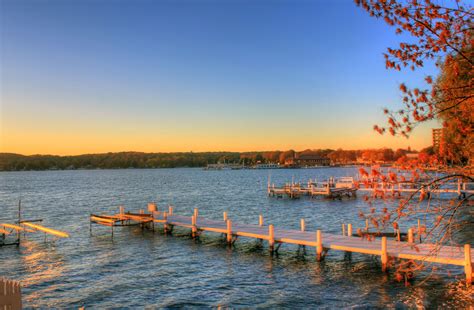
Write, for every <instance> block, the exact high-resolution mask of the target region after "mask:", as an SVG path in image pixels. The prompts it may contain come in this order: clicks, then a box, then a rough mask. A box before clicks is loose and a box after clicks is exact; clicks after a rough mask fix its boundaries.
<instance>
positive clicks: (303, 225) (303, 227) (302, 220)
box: [300, 219, 306, 231]
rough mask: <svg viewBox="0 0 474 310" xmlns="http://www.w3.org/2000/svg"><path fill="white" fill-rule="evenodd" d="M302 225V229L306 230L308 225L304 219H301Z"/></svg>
mask: <svg viewBox="0 0 474 310" xmlns="http://www.w3.org/2000/svg"><path fill="white" fill-rule="evenodd" d="M300 226H301V231H305V230H306V225H305V223H304V219H301V220H300Z"/></svg>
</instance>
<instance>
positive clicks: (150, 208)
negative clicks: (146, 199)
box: [147, 202, 157, 214]
mask: <svg viewBox="0 0 474 310" xmlns="http://www.w3.org/2000/svg"><path fill="white" fill-rule="evenodd" d="M147 209H148V213H151V214H153V212H156V210H157V208H156V204H155V203H153V202H150V203H149V204H148V207H147Z"/></svg>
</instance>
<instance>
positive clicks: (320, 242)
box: [316, 229, 323, 261]
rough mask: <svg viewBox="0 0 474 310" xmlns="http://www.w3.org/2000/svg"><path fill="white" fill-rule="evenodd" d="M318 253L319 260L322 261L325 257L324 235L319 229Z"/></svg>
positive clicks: (317, 232) (317, 237)
mask: <svg viewBox="0 0 474 310" xmlns="http://www.w3.org/2000/svg"><path fill="white" fill-rule="evenodd" d="M316 254H317V259H318V261H321V260H322V258H323V237H322V235H321V230H319V229H318V230H317V231H316Z"/></svg>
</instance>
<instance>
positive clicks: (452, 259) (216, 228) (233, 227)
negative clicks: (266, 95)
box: [90, 204, 474, 284]
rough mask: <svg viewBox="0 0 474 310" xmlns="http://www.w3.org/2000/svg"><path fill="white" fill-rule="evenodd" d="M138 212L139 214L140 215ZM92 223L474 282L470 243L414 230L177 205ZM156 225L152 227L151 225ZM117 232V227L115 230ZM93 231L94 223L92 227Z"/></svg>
mask: <svg viewBox="0 0 474 310" xmlns="http://www.w3.org/2000/svg"><path fill="white" fill-rule="evenodd" d="M137 215H138V216H137ZM90 221H91V224H92V223H96V224H100V225H104V226H110V227H112V229H113V227H114V226H128V225H142V227H143V228H145V227H148V228H152V229H154V224H155V223H159V224H161V225H163V226H164V230H165V232H172V231H173V228H174V227H182V228H187V229H190V230H191V236H192V237H193V238H197V237H198V236H199V235H200V234H202V233H203V232H213V233H220V234H223V235H224V236H225V237H226V241H227V242H228V243H229V244H233V243H234V242H235V241H236V240H237V239H238V238H239V237H246V238H253V239H259V240H266V241H267V242H268V246H269V249H270V251H271V252H272V253H273V252H275V251H278V249H279V248H280V246H281V245H283V244H285V243H286V244H296V245H300V246H310V247H315V248H316V257H317V260H318V261H321V260H323V259H324V257H325V256H326V253H327V252H328V251H329V250H338V251H345V252H354V253H362V254H369V255H376V256H380V258H381V262H382V270H383V271H386V270H387V268H388V262H389V258H398V259H406V260H416V261H422V262H432V263H439V264H447V265H457V266H464V270H465V274H466V283H468V284H470V283H472V277H473V272H472V262H473V261H474V253H471V246H470V244H466V245H464V247H456V246H441V247H439V246H438V245H435V244H426V243H415V242H414V240H415V238H414V236H413V231H412V230H409V232H408V242H401V241H394V240H388V239H387V237H386V236H383V237H382V238H380V239H374V240H372V241H368V240H367V239H364V238H361V237H358V236H357V237H355V236H353V234H352V227H351V226H350V224H349V225H348V227H347V230H346V229H343V235H337V234H330V233H324V232H322V231H321V230H317V231H307V230H306V228H305V224H304V220H302V221H301V229H300V230H291V229H284V228H276V227H275V226H274V225H271V224H270V225H264V222H263V217H262V215H260V216H259V219H258V224H255V225H253V224H244V223H238V222H233V221H232V220H231V219H229V218H228V216H227V213H226V212H224V213H223V218H222V220H211V219H206V218H203V217H200V216H199V212H198V209H194V213H193V215H191V216H184V215H177V214H174V212H173V208H172V207H169V208H168V210H167V211H166V212H165V211H163V212H162V211H157V208H156V205H154V204H149V205H148V213H145V212H144V211H143V210H142V211H140V212H138V213H125V212H124V208H123V207H121V208H120V213H119V214H115V215H95V214H91V216H90ZM150 225H152V227H150ZM112 231H113V230H112ZM91 232H92V226H91Z"/></svg>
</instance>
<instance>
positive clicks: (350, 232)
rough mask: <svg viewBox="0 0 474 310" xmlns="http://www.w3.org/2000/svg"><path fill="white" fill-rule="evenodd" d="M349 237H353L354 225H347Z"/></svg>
mask: <svg viewBox="0 0 474 310" xmlns="http://www.w3.org/2000/svg"><path fill="white" fill-rule="evenodd" d="M347 236H349V237H352V224H347Z"/></svg>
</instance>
